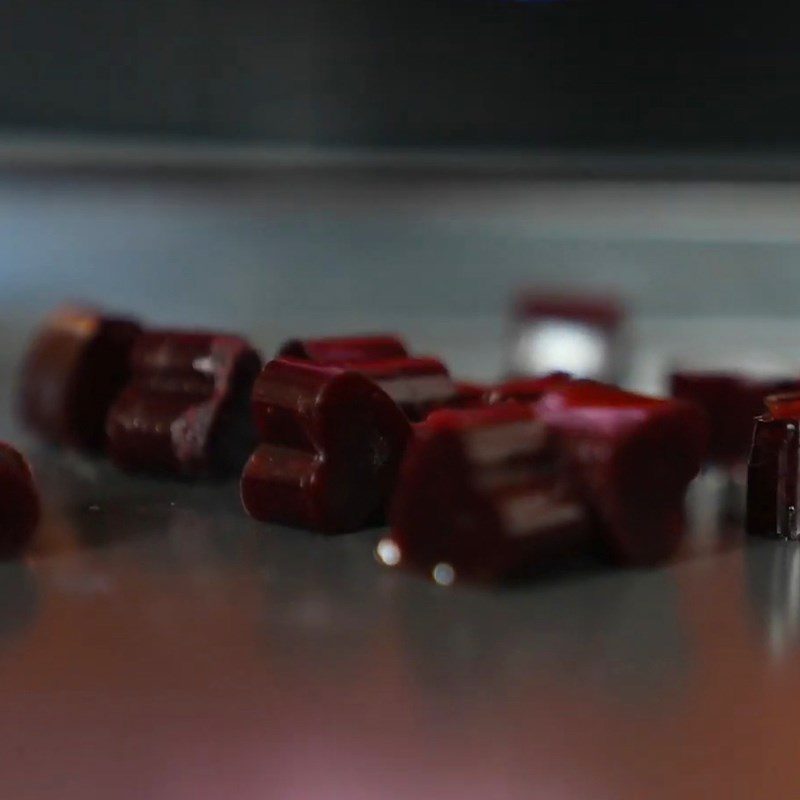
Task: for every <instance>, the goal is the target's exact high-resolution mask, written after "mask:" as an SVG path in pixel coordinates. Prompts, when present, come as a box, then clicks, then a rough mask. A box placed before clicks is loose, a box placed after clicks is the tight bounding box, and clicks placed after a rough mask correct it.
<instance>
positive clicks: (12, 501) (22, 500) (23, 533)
mask: <svg viewBox="0 0 800 800" xmlns="http://www.w3.org/2000/svg"><path fill="white" fill-rule="evenodd" d="M39 517H40V503H39V492H38V490H37V488H36V483H35V481H34V478H33V473H32V472H31V468H30V467H29V466H28V462H27V461H26V460H25V458H24V457H23V456H22V455H21V454H20V453H19V451H17V450H16V449H15V448H13V447H12V446H11V445H10V444H6V443H5V442H0V558H4V559H5V558H13V557H14V556H17V555H19V554H20V553H21V552H22V551H23V550H24V549H25V548H26V546H27V545H28V543H29V542H30V541H31V539H32V538H33V534H34V533H35V532H36V527H37V525H38V524H39Z"/></svg>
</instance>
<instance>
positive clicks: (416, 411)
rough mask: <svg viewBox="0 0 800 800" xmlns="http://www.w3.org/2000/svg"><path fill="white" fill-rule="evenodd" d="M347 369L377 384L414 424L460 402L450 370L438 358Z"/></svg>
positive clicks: (396, 360) (372, 363)
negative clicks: (433, 411) (434, 412)
mask: <svg viewBox="0 0 800 800" xmlns="http://www.w3.org/2000/svg"><path fill="white" fill-rule="evenodd" d="M343 366H346V367H347V368H349V369H352V370H353V371H355V372H360V373H361V374H362V375H365V376H366V377H367V378H369V379H370V380H371V381H374V382H375V383H377V384H378V386H380V387H381V389H383V391H384V392H386V394H388V395H389V397H391V398H392V400H394V401H395V403H397V405H398V406H400V408H401V409H402V411H403V413H404V414H405V415H406V416H407V417H408V418H409V419H410V420H411V421H412V422H419V421H420V420H422V419H424V418H425V417H426V416H427V415H428V414H429V413H430V412H431V411H432V410H433V409H434V408H437V407H441V406H444V405H448V404H449V403H450V402H451V401H456V400H457V399H460V398H459V392H458V389H457V388H456V385H455V384H454V383H453V381H452V379H451V378H450V373H449V372H448V371H447V367H446V366H445V365H444V364H443V363H442V362H441V361H439V359H438V358H429V357H415V358H410V357H409V358H394V359H389V360H385V361H365V362H355V363H352V364H346V365H343Z"/></svg>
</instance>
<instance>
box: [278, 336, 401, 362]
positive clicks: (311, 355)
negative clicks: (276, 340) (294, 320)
mask: <svg viewBox="0 0 800 800" xmlns="http://www.w3.org/2000/svg"><path fill="white" fill-rule="evenodd" d="M407 355H408V351H407V350H406V346H405V345H404V344H403V342H402V341H400V339H398V338H397V337H396V336H389V335H383V334H381V335H369V336H331V337H327V338H323V339H290V340H289V341H288V342H285V343H284V344H283V345H282V346H281V348H280V350H279V351H278V358H297V359H302V360H304V361H313V362H314V363H316V364H329V365H330V364H344V363H351V364H352V363H355V362H358V361H383V360H386V359H391V358H404V357H405V356H407Z"/></svg>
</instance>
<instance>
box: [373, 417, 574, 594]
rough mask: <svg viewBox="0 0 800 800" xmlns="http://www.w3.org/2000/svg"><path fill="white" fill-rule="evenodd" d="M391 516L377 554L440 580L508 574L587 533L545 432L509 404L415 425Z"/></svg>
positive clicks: (561, 551)
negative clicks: (389, 531) (415, 431)
mask: <svg viewBox="0 0 800 800" xmlns="http://www.w3.org/2000/svg"><path fill="white" fill-rule="evenodd" d="M391 524H392V533H391V535H390V536H389V537H387V538H385V539H383V540H382V541H381V542H380V543H379V545H378V548H377V551H376V554H377V556H378V558H379V559H380V560H381V561H382V562H383V563H385V564H387V565H389V566H395V565H397V564H401V565H403V566H408V567H411V568H413V569H415V570H421V571H422V572H423V573H425V574H427V575H430V576H431V577H432V578H433V580H434V581H436V582H437V583H440V584H449V583H452V582H453V581H454V580H456V579H461V578H466V579H468V580H480V581H494V580H500V579H503V578H506V577H511V576H513V575H516V574H518V573H523V572H524V571H525V570H526V569H528V568H530V567H532V566H534V565H537V564H541V563H542V562H549V561H550V560H551V559H552V558H553V557H561V556H564V555H566V554H568V553H574V552H576V551H580V550H581V549H583V548H584V546H585V545H586V543H587V541H588V540H589V539H590V528H589V524H588V513H587V511H586V509H585V508H584V507H583V505H582V504H581V503H580V502H579V500H578V499H577V498H576V496H575V493H574V491H573V490H572V489H571V487H570V486H569V484H568V483H567V481H566V479H565V475H564V473H563V471H561V470H560V469H559V458H558V453H557V451H556V448H555V443H554V440H553V437H552V435H551V434H550V433H549V431H548V428H547V426H546V425H545V424H544V423H543V422H542V421H541V420H537V419H536V418H535V416H534V413H533V411H532V410H531V409H530V408H528V407H526V406H522V405H519V404H516V403H506V404H503V405H497V406H492V407H484V408H478V409H468V410H462V411H453V410H447V411H437V412H434V413H433V414H431V415H430V417H428V419H427V420H426V422H425V423H423V424H422V425H419V426H418V427H417V435H416V437H415V441H414V442H413V443H412V445H411V446H410V447H409V452H408V455H407V457H406V459H405V461H404V462H403V467H402V470H401V474H400V479H399V481H398V486H397V489H396V492H395V497H394V500H393V502H392V507H391Z"/></svg>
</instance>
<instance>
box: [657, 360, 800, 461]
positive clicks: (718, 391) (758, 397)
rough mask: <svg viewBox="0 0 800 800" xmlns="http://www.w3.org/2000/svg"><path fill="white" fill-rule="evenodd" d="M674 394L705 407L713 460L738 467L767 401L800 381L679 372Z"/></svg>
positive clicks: (710, 458) (796, 386) (710, 457)
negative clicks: (755, 423)
mask: <svg viewBox="0 0 800 800" xmlns="http://www.w3.org/2000/svg"><path fill="white" fill-rule="evenodd" d="M671 382H672V395H673V396H674V397H678V398H681V399H684V400H691V401H692V402H694V403H697V404H698V405H699V406H701V407H702V408H703V410H704V411H705V412H706V415H707V417H708V424H709V436H710V441H709V452H708V456H709V460H710V461H711V462H712V463H714V464H720V465H728V466H730V465H736V464H741V463H743V462H744V461H745V460H746V459H747V454H748V452H749V449H750V443H751V440H752V436H753V421H754V419H755V418H756V417H757V416H758V415H759V414H761V413H762V411H763V410H764V398H765V397H766V396H767V395H769V394H774V393H775V392H783V391H790V390H793V389H800V380H798V379H793V378H788V377H787V378H775V379H771V380H762V379H757V378H750V377H747V376H746V375H737V374H735V373H724V372H720V373H714V372H676V373H674V374H673V375H672V379H671Z"/></svg>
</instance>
